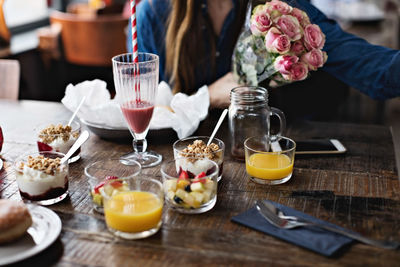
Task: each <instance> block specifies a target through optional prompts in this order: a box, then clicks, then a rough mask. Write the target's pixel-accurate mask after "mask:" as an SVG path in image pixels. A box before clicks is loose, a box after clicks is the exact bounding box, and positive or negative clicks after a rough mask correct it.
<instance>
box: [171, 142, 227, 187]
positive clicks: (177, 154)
mask: <svg viewBox="0 0 400 267" xmlns="http://www.w3.org/2000/svg"><path fill="white" fill-rule="evenodd" d="M209 139H210V137H208V136H193V137H187V138H183V139H180V140H177V141H176V142H175V143H174V144H173V149H174V158H175V159H177V158H181V157H185V155H184V153H181V151H182V150H183V149H185V148H186V147H187V146H188V145H191V144H193V142H194V141H196V140H201V141H203V142H204V143H205V144H207V142H208V140H209ZM212 143H215V144H217V145H218V146H219V150H218V151H216V154H217V157H216V158H215V159H212V160H213V161H214V162H215V163H217V165H218V169H219V173H218V182H219V181H220V180H221V178H222V172H223V168H224V153H225V144H224V142H222V141H221V140H220V139H218V138H214V139H213V141H212ZM188 156H190V157H195V158H199V159H202V158H207V154H203V153H201V154H196V155H192V154H189V155H188Z"/></svg>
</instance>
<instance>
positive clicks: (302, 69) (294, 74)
mask: <svg viewBox="0 0 400 267" xmlns="http://www.w3.org/2000/svg"><path fill="white" fill-rule="evenodd" d="M307 75H308V68H307V65H306V64H304V63H303V62H297V63H294V64H293V65H292V67H291V68H290V73H289V74H287V75H286V74H282V76H283V78H284V79H285V80H287V81H302V80H304V79H305V78H307Z"/></svg>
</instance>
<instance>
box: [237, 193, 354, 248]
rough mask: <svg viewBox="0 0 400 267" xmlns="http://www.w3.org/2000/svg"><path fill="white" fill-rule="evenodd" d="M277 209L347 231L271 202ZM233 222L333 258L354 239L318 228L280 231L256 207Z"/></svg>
mask: <svg viewBox="0 0 400 267" xmlns="http://www.w3.org/2000/svg"><path fill="white" fill-rule="evenodd" d="M269 202H270V203H271V204H273V205H274V206H275V207H277V208H279V209H281V210H282V211H283V212H284V213H285V215H291V216H298V217H301V218H304V219H307V220H310V221H312V222H317V223H322V224H325V225H329V226H331V227H336V228H339V229H342V230H345V231H349V230H346V229H343V228H341V227H339V226H337V225H334V224H331V223H328V222H325V221H322V220H319V219H317V218H315V217H312V216H310V215H307V214H305V213H302V212H300V211H297V210H294V209H292V208H289V207H286V206H284V205H281V204H279V203H275V202H272V201H269ZM232 221H233V222H236V223H239V224H242V225H245V226H247V227H250V228H252V229H254V230H257V231H260V232H263V233H266V234H269V235H272V236H274V237H277V238H280V239H283V240H285V241H287V242H289V243H293V244H295V245H298V246H301V247H304V248H307V249H310V250H312V251H314V252H317V253H319V254H322V255H325V256H333V255H334V254H335V253H336V252H337V251H338V250H340V249H341V248H342V247H344V246H346V245H347V244H350V243H351V242H352V241H353V239H351V238H349V237H345V236H343V235H340V234H336V233H333V232H330V231H327V230H323V229H320V228H318V227H314V226H313V227H308V226H307V227H299V228H294V229H280V228H277V227H275V226H273V225H271V224H270V223H269V222H268V221H267V220H266V219H264V217H262V216H261V214H260V213H259V212H258V210H257V208H256V207H253V208H251V209H249V210H247V211H245V212H243V213H241V214H239V215H237V216H234V217H232Z"/></svg>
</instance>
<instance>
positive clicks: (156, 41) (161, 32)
mask: <svg viewBox="0 0 400 267" xmlns="http://www.w3.org/2000/svg"><path fill="white" fill-rule="evenodd" d="M167 11H168V3H167V2H166V1H154V0H153V1H152V3H150V2H149V1H148V0H142V1H141V2H140V3H139V4H138V6H137V7H136V25H137V26H136V30H137V36H138V40H137V41H138V50H139V52H147V53H153V54H156V55H158V56H159V58H160V70H159V73H160V81H163V80H165V75H164V70H165V47H164V40H165V23H166V18H167V14H168V13H166V12H167ZM128 28H129V33H128V38H127V49H128V51H129V52H132V27H131V23H130V22H129V27H128Z"/></svg>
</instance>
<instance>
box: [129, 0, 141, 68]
mask: <svg viewBox="0 0 400 267" xmlns="http://www.w3.org/2000/svg"><path fill="white" fill-rule="evenodd" d="M131 22H132V52H133V62H138V60H139V58H138V43H137V31H136V1H135V0H131Z"/></svg>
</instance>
